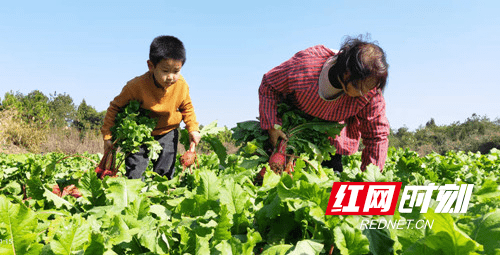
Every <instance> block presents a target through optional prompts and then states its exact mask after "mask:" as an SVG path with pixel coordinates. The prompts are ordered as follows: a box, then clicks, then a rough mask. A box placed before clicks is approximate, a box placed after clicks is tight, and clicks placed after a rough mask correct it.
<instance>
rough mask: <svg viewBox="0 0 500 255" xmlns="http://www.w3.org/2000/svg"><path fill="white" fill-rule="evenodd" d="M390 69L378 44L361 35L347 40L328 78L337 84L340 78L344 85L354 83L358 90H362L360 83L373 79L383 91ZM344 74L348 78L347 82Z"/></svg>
mask: <svg viewBox="0 0 500 255" xmlns="http://www.w3.org/2000/svg"><path fill="white" fill-rule="evenodd" d="M366 37H369V35H366ZM388 69H389V64H387V61H386V58H385V52H384V50H382V48H380V47H379V46H378V45H377V44H376V42H368V39H364V38H363V36H362V35H360V36H358V37H355V38H353V37H347V38H346V39H345V41H344V43H343V44H342V47H341V48H340V51H339V53H338V54H337V61H336V62H335V65H334V66H333V67H332V68H330V70H329V72H328V77H329V79H330V81H332V82H335V81H336V80H337V76H338V77H339V78H340V79H341V80H342V81H343V82H344V84H347V83H349V82H352V85H353V86H354V88H356V89H360V87H359V84H358V81H362V80H363V79H366V78H368V77H373V78H375V81H376V82H377V88H379V89H380V90H382V91H383V90H384V88H385V85H386V83H387V76H388ZM344 74H347V76H348V77H347V80H345V81H344V80H343V76H344Z"/></svg>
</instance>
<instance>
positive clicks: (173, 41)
mask: <svg viewBox="0 0 500 255" xmlns="http://www.w3.org/2000/svg"><path fill="white" fill-rule="evenodd" d="M167 58H171V59H175V60H180V61H182V65H184V63H185V62H186V49H185V48H184V44H183V43H182V42H181V40H179V39H177V38H176V37H174V36H170V35H162V36H158V37H156V38H155V39H154V40H153V42H152V43H151V46H150V48H149V61H151V62H152V63H153V65H154V66H156V65H157V64H158V63H160V61H161V60H162V59H167Z"/></svg>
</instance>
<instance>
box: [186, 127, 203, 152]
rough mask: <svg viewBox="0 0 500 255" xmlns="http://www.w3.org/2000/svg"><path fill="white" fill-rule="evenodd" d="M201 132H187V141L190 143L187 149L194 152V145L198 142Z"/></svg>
mask: <svg viewBox="0 0 500 255" xmlns="http://www.w3.org/2000/svg"><path fill="white" fill-rule="evenodd" d="M200 140H201V134H200V132H199V131H192V132H189V141H190V142H191V144H190V145H189V150H190V151H192V152H194V150H195V148H196V146H197V145H198V144H199V143H200Z"/></svg>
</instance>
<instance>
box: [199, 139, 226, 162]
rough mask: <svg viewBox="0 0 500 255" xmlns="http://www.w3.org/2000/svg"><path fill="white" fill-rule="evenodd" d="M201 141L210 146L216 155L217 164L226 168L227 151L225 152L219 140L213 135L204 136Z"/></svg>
mask: <svg viewBox="0 0 500 255" xmlns="http://www.w3.org/2000/svg"><path fill="white" fill-rule="evenodd" d="M201 139H202V140H204V141H206V142H208V144H210V146H211V147H212V149H213V150H214V152H215V154H217V157H218V158H219V163H220V164H221V165H222V166H227V163H226V158H227V150H226V147H225V146H224V145H223V144H222V142H221V141H220V140H219V138H217V137H216V136H214V135H206V136H204V137H202V138H201Z"/></svg>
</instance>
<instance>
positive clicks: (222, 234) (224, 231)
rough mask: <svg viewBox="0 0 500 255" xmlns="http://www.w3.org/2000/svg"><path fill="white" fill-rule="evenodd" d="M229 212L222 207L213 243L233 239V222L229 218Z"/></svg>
mask: <svg viewBox="0 0 500 255" xmlns="http://www.w3.org/2000/svg"><path fill="white" fill-rule="evenodd" d="M228 215H229V212H228V210H227V207H226V206H225V205H222V207H221V210H220V212H219V218H218V219H217V227H216V228H215V233H214V237H213V239H212V240H211V242H217V241H223V240H229V239H230V238H231V231H230V229H231V222H230V219H229V217H228Z"/></svg>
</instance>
